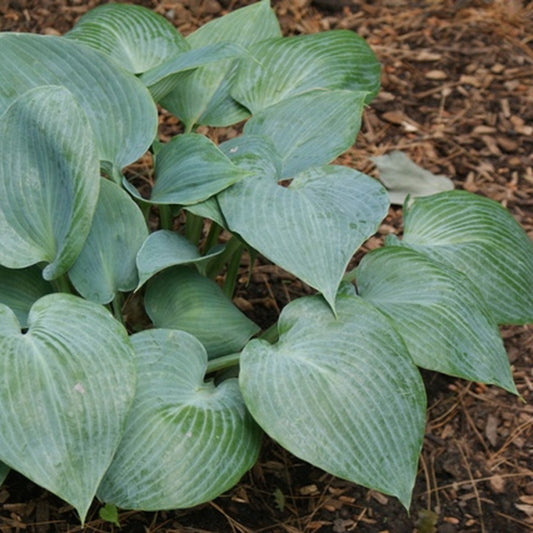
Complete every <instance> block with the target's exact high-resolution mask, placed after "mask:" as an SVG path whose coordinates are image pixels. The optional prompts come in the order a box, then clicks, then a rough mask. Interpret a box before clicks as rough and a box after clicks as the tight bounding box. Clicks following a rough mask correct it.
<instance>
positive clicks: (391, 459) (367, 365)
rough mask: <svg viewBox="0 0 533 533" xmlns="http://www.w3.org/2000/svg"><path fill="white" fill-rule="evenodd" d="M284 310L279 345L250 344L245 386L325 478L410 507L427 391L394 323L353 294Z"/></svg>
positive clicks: (264, 420) (276, 429)
mask: <svg viewBox="0 0 533 533" xmlns="http://www.w3.org/2000/svg"><path fill="white" fill-rule="evenodd" d="M336 308H337V313H338V318H335V317H334V316H333V314H332V313H331V310H330V309H329V307H328V305H327V304H326V303H325V302H324V301H323V299H322V298H320V297H318V296H315V297H308V298H300V299H298V300H296V301H294V302H292V303H290V304H289V305H288V306H286V307H285V308H284V309H283V311H282V314H281V317H280V320H279V323H278V329H279V334H280V337H279V341H278V342H277V343H276V344H274V345H270V344H268V343H267V342H266V341H262V340H253V341H251V342H249V343H248V344H247V345H246V347H245V349H244V351H243V353H242V356H241V360H240V367H241V371H240V377H239V382H240V385H241V390H242V392H243V396H244V399H245V402H246V406H247V407H248V409H249V410H250V412H251V413H252V416H253V417H254V418H255V420H256V421H257V422H258V423H259V425H260V426H261V427H262V428H263V429H264V430H265V431H266V433H268V434H269V435H270V436H271V437H272V438H273V439H274V440H276V441H278V442H279V443H280V444H281V445H282V446H283V447H284V448H286V449H288V450H289V451H290V452H291V453H293V454H295V455H296V456H298V457H300V458H302V459H304V460H306V461H308V462H310V463H312V464H314V465H316V466H318V467H320V468H323V469H324V470H327V471H328V472H330V473H332V474H334V475H336V476H339V477H341V478H344V479H348V480H350V481H353V482H355V483H359V484H361V485H364V486H366V487H370V488H373V489H376V490H379V491H382V492H385V493H386V494H391V495H394V496H396V497H398V498H399V499H400V501H401V502H402V504H403V505H404V506H405V507H408V506H409V502H410V499H411V491H412V488H413V485H414V481H415V477H416V472H417V463H418V455H419V453H420V449H421V445H422V437H423V433H424V425H425V408H426V399H425V392H424V385H423V382H422V379H421V377H420V374H419V372H418V370H417V369H416V366H415V364H414V363H413V361H412V359H411V357H410V356H409V353H408V351H407V348H406V347H405V344H404V343H403V341H402V339H401V337H400V336H399V335H398V333H397V332H396V330H395V329H394V327H393V326H392V324H391V323H390V321H389V320H388V319H387V318H386V317H385V316H384V315H382V314H381V313H380V312H379V311H377V310H376V309H375V308H374V307H373V306H371V305H370V304H368V303H366V302H364V301H363V300H362V299H360V298H358V297H356V296H339V298H338V300H337V304H336Z"/></svg>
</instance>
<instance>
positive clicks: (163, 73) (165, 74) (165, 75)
mask: <svg viewBox="0 0 533 533" xmlns="http://www.w3.org/2000/svg"><path fill="white" fill-rule="evenodd" d="M186 45H187V46H190V45H189V44H188V43H187V42H186ZM244 52H245V50H244V49H243V47H242V46H239V45H236V44H234V43H213V44H208V45H206V46H202V47H201V48H195V49H192V50H187V51H185V52H183V53H182V54H180V55H178V56H176V57H173V58H170V59H168V60H167V61H165V62H164V63H162V64H161V65H158V66H157V67H154V68H153V69H150V70H148V71H147V72H145V73H144V74H143V75H142V76H141V80H142V81H143V82H144V84H145V85H146V86H147V87H148V88H149V89H150V93H151V94H152V97H153V98H154V100H155V101H156V102H159V101H160V100H162V99H163V98H164V97H165V96H166V95H167V94H168V93H170V92H171V91H172V90H173V89H175V88H176V86H178V85H179V84H180V82H181V81H182V80H183V79H187V76H184V75H183V74H184V73H185V72H189V71H191V70H195V69H197V68H198V67H202V66H205V65H209V64H210V63H216V64H217V65H218V66H220V62H221V61H223V60H226V59H236V58H238V57H240V56H242V55H243V53H244ZM222 64H225V63H222ZM171 107H172V105H171Z"/></svg>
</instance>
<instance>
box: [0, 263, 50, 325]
mask: <svg viewBox="0 0 533 533" xmlns="http://www.w3.org/2000/svg"><path fill="white" fill-rule="evenodd" d="M53 290H54V289H53V287H52V285H51V284H50V283H49V282H47V281H45V280H44V279H43V277H42V274H41V269H40V268H38V267H37V266H33V267H29V268H21V269H17V270H14V269H11V268H5V267H2V266H0V303H2V304H4V305H7V306H8V307H10V308H11V310H12V311H13V312H14V313H15V315H16V317H17V320H18V321H19V322H20V324H21V326H22V327H23V328H25V327H26V326H27V320H28V313H29V312H30V308H31V306H32V305H33V303H34V302H36V301H37V300H38V299H39V298H41V296H44V295H45V294H49V293H51V292H53Z"/></svg>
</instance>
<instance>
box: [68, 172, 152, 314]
mask: <svg viewBox="0 0 533 533" xmlns="http://www.w3.org/2000/svg"><path fill="white" fill-rule="evenodd" d="M147 236H148V228H147V227H146V222H145V220H144V216H143V214H142V212H141V210H140V209H139V208H138V207H137V204H135V202H134V201H133V200H132V199H131V198H130V197H129V196H128V194H127V193H126V192H125V191H124V190H123V189H122V188H120V187H119V186H118V185H115V184H114V183H113V182H111V181H109V180H106V179H102V182H101V185H100V196H99V198H98V204H97V206H96V212H95V215H94V218H93V223H92V226H91V230H90V232H89V235H88V237H87V240H86V241H85V245H84V247H83V249H82V251H81V253H80V255H79V256H78V258H77V259H76V262H75V263H74V265H73V266H72V268H71V269H70V271H69V277H70V280H71V281H72V284H73V285H74V287H75V288H76V290H77V291H78V292H79V293H80V294H81V296H83V297H84V298H86V299H87V300H91V301H93V302H97V303H100V304H106V303H109V302H110V301H111V300H113V298H115V296H116V295H117V293H118V292H119V291H121V292H126V291H131V290H133V289H134V288H135V287H136V286H137V282H138V275H137V265H136V261H135V260H136V257H137V252H138V251H139V249H140V247H141V246H142V244H143V242H144V241H145V239H146V238H147Z"/></svg>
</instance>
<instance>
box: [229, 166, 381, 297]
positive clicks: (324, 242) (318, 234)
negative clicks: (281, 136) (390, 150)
mask: <svg viewBox="0 0 533 533" xmlns="http://www.w3.org/2000/svg"><path fill="white" fill-rule="evenodd" d="M218 200H219V203H220V206H221V208H222V212H223V213H224V217H225V218H226V220H227V223H228V225H229V228H230V229H231V231H234V232H236V233H238V234H239V235H241V236H242V238H243V239H244V240H245V241H246V242H247V243H248V244H250V245H251V246H252V247H253V248H254V249H255V250H257V251H258V252H260V253H262V254H263V255H265V256H266V257H267V258H268V259H270V260H271V261H273V262H274V263H276V264H277V265H279V266H280V267H282V268H284V269H285V270H288V271H289V272H291V273H292V274H294V275H295V276H298V277H299V278H300V279H302V280H303V281H305V282H306V283H307V284H309V285H311V287H314V288H315V289H317V290H319V291H320V292H321V293H322V294H323V295H324V297H325V298H326V300H327V301H328V302H329V304H330V305H331V306H332V307H333V306H334V302H335V295H336V293H337V289H338V287H339V283H340V281H341V279H342V277H343V275H344V271H345V269H346V266H347V264H348V262H349V261H350V259H351V257H352V255H353V254H354V252H355V251H356V250H357V248H359V246H361V244H363V242H364V241H365V240H366V239H367V238H368V237H370V236H371V235H372V234H373V233H375V231H376V230H377V228H378V226H379V224H380V222H381V220H382V219H383V217H384V216H385V215H386V213H387V209H388V205H389V203H388V197H387V192H386V191H385V189H383V187H382V186H381V185H380V184H379V183H378V182H377V181H376V180H374V179H372V178H369V177H368V176H365V175H364V174H361V173H359V172H357V171H355V170H352V169H350V168H347V167H341V166H324V167H316V168H311V169H309V170H307V171H305V172H302V173H301V174H299V175H297V176H296V178H295V179H294V180H293V181H292V182H291V184H290V185H289V186H288V187H282V186H280V185H278V184H277V182H276V181H275V179H272V176H260V175H258V176H255V177H252V178H246V179H244V180H241V181H240V182H239V183H236V184H235V185H234V186H233V187H231V188H229V189H227V190H226V191H223V192H222V193H221V194H219V195H218Z"/></svg>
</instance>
